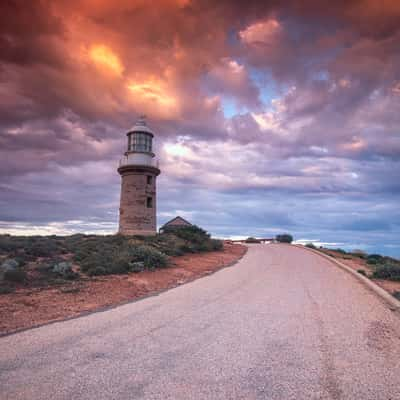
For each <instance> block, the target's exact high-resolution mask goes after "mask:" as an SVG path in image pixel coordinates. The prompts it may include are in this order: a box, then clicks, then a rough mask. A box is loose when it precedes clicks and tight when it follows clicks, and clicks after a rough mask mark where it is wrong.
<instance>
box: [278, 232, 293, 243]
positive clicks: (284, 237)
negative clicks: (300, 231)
mask: <svg viewBox="0 0 400 400" xmlns="http://www.w3.org/2000/svg"><path fill="white" fill-rule="evenodd" d="M275 239H276V240H277V241H278V242H280V243H292V242H293V236H292V235H289V234H288V233H284V234H282V235H276V237H275Z"/></svg>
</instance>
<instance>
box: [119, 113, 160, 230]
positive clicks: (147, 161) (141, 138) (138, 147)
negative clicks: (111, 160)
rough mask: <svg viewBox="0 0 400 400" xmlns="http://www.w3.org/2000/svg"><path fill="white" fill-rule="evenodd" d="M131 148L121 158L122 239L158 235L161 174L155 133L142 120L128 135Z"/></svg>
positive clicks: (120, 221) (120, 219)
mask: <svg viewBox="0 0 400 400" xmlns="http://www.w3.org/2000/svg"><path fill="white" fill-rule="evenodd" d="M126 135H127V137H128V147H127V151H126V152H125V154H124V156H123V157H122V158H121V160H120V163H119V167H118V173H119V174H120V175H121V201H120V208H119V233H120V234H122V235H155V234H156V232H157V221H156V218H157V217H156V205H157V201H156V179H157V176H158V175H159V174H160V170H159V168H158V162H157V160H156V158H155V154H154V153H153V137H154V133H153V131H152V130H151V129H150V128H149V127H148V126H147V123H146V119H145V118H144V117H141V118H140V119H139V120H138V121H137V122H136V124H135V125H134V126H133V127H132V129H130V130H129V132H128V133H127V134H126Z"/></svg>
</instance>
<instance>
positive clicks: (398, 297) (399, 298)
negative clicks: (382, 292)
mask: <svg viewBox="0 0 400 400" xmlns="http://www.w3.org/2000/svg"><path fill="white" fill-rule="evenodd" d="M393 297H395V298H396V299H397V300H400V292H399V291H398V290H396V291H395V292H394V293H393Z"/></svg>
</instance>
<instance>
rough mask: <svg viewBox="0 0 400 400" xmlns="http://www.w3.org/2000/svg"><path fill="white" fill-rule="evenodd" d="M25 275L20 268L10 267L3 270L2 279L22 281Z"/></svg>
mask: <svg viewBox="0 0 400 400" xmlns="http://www.w3.org/2000/svg"><path fill="white" fill-rule="evenodd" d="M26 277H27V275H26V272H25V271H24V270H22V269H10V270H7V271H5V272H4V275H3V279H4V280H6V281H10V282H17V283H22V282H24V281H25V279H26Z"/></svg>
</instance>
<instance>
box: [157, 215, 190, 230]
mask: <svg viewBox="0 0 400 400" xmlns="http://www.w3.org/2000/svg"><path fill="white" fill-rule="evenodd" d="M179 225H180V226H182V225H184V226H190V225H192V224H191V223H190V222H189V221H186V219H184V218H182V217H180V216H179V215H178V216H177V217H175V218H172V219H171V220H169V221H167V222H166V223H165V224H164V225H163V226H162V227H161V228H164V227H166V226H179Z"/></svg>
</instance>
